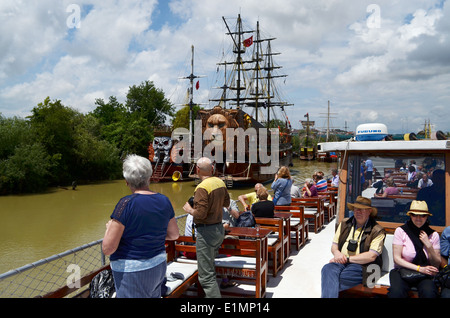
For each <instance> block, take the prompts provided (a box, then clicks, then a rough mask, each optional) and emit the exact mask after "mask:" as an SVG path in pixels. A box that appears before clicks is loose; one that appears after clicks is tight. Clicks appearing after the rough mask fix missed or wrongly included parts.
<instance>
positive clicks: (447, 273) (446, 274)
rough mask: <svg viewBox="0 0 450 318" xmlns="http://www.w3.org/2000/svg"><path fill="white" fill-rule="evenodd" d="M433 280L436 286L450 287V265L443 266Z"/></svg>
mask: <svg viewBox="0 0 450 318" xmlns="http://www.w3.org/2000/svg"><path fill="white" fill-rule="evenodd" d="M434 282H435V284H436V285H437V286H439V287H441V288H443V287H446V288H450V266H448V265H447V266H445V267H444V268H443V269H441V270H440V271H439V273H437V274H436V276H434Z"/></svg>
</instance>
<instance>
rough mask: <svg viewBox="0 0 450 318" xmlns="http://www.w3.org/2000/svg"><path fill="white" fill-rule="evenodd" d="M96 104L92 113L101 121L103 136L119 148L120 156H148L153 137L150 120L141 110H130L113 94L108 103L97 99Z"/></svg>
mask: <svg viewBox="0 0 450 318" xmlns="http://www.w3.org/2000/svg"><path fill="white" fill-rule="evenodd" d="M95 104H96V105H97V108H96V109H95V110H94V111H93V112H92V113H91V114H92V115H93V116H94V117H95V118H97V119H98V120H99V122H100V123H101V128H100V131H101V135H102V137H103V138H104V139H105V140H107V141H108V142H110V143H111V144H113V145H114V146H115V147H116V148H117V149H118V150H119V155H120V157H124V156H125V155H126V154H129V153H135V154H138V155H141V156H144V157H147V156H148V151H147V148H148V144H149V142H150V140H151V139H152V138H153V136H152V127H151V125H150V123H149V122H148V120H147V119H146V118H143V117H142V116H141V113H140V112H135V113H130V112H128V111H127V110H126V108H125V107H124V106H123V105H122V104H121V103H119V102H118V101H117V98H115V97H113V96H111V97H110V98H109V101H108V102H107V103H105V102H104V101H103V100H102V99H97V100H96V102H95Z"/></svg>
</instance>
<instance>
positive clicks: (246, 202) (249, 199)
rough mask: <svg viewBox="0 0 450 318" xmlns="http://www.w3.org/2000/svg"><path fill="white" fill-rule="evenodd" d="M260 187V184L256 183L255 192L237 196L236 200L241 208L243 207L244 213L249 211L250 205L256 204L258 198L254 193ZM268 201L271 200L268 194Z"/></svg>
mask: <svg viewBox="0 0 450 318" xmlns="http://www.w3.org/2000/svg"><path fill="white" fill-rule="evenodd" d="M262 186H263V184H262V183H257V184H255V191H254V192H250V193H246V194H241V195H240V196H238V200H239V202H241V203H242V206H243V207H244V210H245V211H250V207H251V206H252V204H253V203H255V202H258V197H257V195H256V192H257V191H258V189H259V188H260V187H262ZM268 199H269V200H272V196H271V195H270V194H269V197H268Z"/></svg>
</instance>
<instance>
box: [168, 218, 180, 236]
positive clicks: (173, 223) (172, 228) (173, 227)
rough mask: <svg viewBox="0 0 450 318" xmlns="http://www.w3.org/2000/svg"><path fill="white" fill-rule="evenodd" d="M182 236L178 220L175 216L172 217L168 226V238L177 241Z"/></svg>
mask: <svg viewBox="0 0 450 318" xmlns="http://www.w3.org/2000/svg"><path fill="white" fill-rule="evenodd" d="M179 236H180V230H179V229H178V224H177V220H176V219H175V218H174V217H173V218H171V219H170V221H169V224H168V226H167V236H166V240H169V241H175V240H176V239H177V238H178V237H179Z"/></svg>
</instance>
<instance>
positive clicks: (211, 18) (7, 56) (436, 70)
mask: <svg viewBox="0 0 450 318" xmlns="http://www.w3.org/2000/svg"><path fill="white" fill-rule="evenodd" d="M72 3H73V1H71V0H64V1H57V0H42V1H36V2H34V1H13V0H4V1H2V2H1V3H0V21H1V22H0V24H1V26H2V27H1V28H0V47H2V50H1V51H0V112H1V113H2V114H4V115H6V116H12V115H19V116H24V115H26V113H27V112H29V111H30V110H31V109H32V108H33V107H34V106H35V105H36V104H37V103H39V102H42V101H43V99H44V98H45V97H46V96H50V97H51V98H52V99H61V100H62V102H63V104H66V105H70V106H71V107H74V108H77V109H79V110H81V111H83V112H87V111H90V110H92V109H93V108H94V107H95V105H94V102H95V99H96V98H103V99H107V98H108V97H109V96H111V95H114V96H117V97H118V98H119V100H122V101H123V100H124V98H125V94H126V93H127V90H128V87H129V86H132V85H138V84H139V83H140V82H142V81H144V80H153V81H154V83H155V85H156V87H158V88H161V89H163V91H164V92H165V93H166V96H168V97H170V98H171V99H172V100H173V102H174V103H179V102H180V96H183V95H184V94H185V88H183V87H182V86H183V85H187V82H182V83H181V84H180V82H179V81H178V78H179V77H181V76H186V75H189V73H190V47H191V45H194V46H195V56H196V59H195V68H196V73H197V75H208V77H206V78H203V79H201V80H200V82H201V85H200V90H199V91H197V92H196V93H197V95H196V101H197V102H200V103H204V102H207V98H208V96H211V94H210V93H209V87H210V86H213V85H214V84H215V83H214V71H215V69H216V64H215V63H216V62H218V61H219V59H220V56H221V47H222V46H223V45H224V43H225V42H226V41H228V40H229V39H228V38H227V35H225V33H226V32H227V30H226V28H225V26H224V24H223V21H222V16H225V17H227V18H236V17H237V14H238V13H241V16H242V18H243V20H244V23H245V25H246V26H249V27H251V28H255V27H256V21H257V20H259V21H260V27H261V30H262V33H263V35H267V36H273V37H276V38H277V39H276V41H274V42H273V48H274V50H275V51H277V52H281V53H282V54H281V55H279V56H277V57H276V59H277V62H278V64H280V65H282V66H283V71H284V72H285V73H286V74H288V78H287V79H286V84H282V85H281V86H282V88H283V90H284V91H285V95H286V97H287V98H288V100H289V101H290V102H293V103H294V104H295V106H294V107H293V108H289V109H287V112H288V116H289V118H290V121H291V123H292V124H293V125H294V127H299V123H298V121H299V120H302V119H303V118H302V117H303V115H304V114H305V113H307V112H309V114H310V116H311V117H312V120H316V123H319V122H320V119H319V118H320V117H321V116H322V115H321V114H323V113H324V112H325V111H326V107H327V101H328V100H330V101H331V107H332V109H331V111H332V112H333V113H337V115H336V116H335V117H336V118H335V119H333V126H335V127H340V128H343V127H344V125H345V124H347V127H348V128H349V129H354V128H356V126H357V125H358V124H361V123H363V122H364V121H375V120H378V121H380V122H384V123H385V124H386V125H387V126H388V127H389V128H390V131H396V130H397V131H401V130H402V129H403V130H404V129H406V126H408V129H412V128H413V125H416V124H418V123H420V125H422V123H423V121H424V120H425V119H428V118H429V119H430V120H431V121H432V123H434V124H435V125H436V127H437V129H441V130H444V131H449V130H450V124H449V123H447V120H445V118H448V117H450V113H449V112H450V110H449V108H448V107H447V105H448V104H449V102H450V94H449V93H448V92H449V91H450V90H449V89H450V87H449V86H450V55H449V54H448V52H449V50H450V38H449V36H450V22H449V21H450V19H449V16H450V12H449V10H450V9H449V7H450V6H449V5H448V4H447V2H444V3H441V2H440V1H439V0H436V1H433V0H410V1H397V2H392V1H388V0H382V1H377V5H378V8H379V9H380V11H379V13H380V18H381V20H380V25H379V26H380V27H379V28H371V27H369V26H370V24H369V25H368V24H367V19H368V17H369V15H370V12H368V11H367V9H368V7H369V5H370V4H372V3H373V2H372V1H369V0H365V1H358V2H350V1H345V0H336V1H328V0H314V1H313V0H308V1H297V0H280V1H272V0H270V1H269V0H246V1H243V0H229V1H227V5H224V3H223V1H215V0H214V1H212V0H196V1H192V0H176V1H170V2H169V4H168V7H169V8H170V9H171V12H169V13H167V12H166V11H165V10H159V8H160V7H159V6H158V3H157V1H156V0H152V1H148V0H147V1H143V0H133V1H125V0H108V1H95V0H91V1H88V0H81V1H77V4H78V5H80V7H81V9H82V12H81V27H80V28H79V29H68V27H67V24H66V22H67V18H68V16H69V14H70V13H68V12H66V8H67V7H68V5H70V4H72ZM164 5H167V4H166V3H164ZM159 12H166V14H167V20H166V21H164V20H163V22H162V23H161V22H160V21H161V19H160V17H156V14H161V13H159ZM155 18H158V19H155ZM156 20H158V21H159V22H158V23H159V24H158V25H155V24H154V21H156ZM406 118H408V119H406ZM406 122H408V125H406V124H405V123H406ZM400 123H403V124H400ZM414 128H415V126H414Z"/></svg>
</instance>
